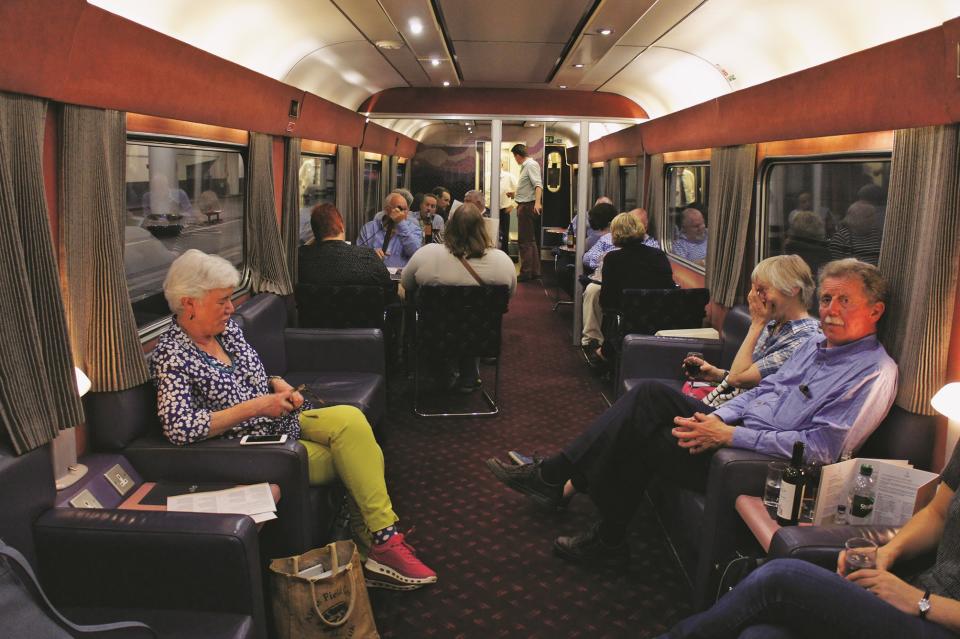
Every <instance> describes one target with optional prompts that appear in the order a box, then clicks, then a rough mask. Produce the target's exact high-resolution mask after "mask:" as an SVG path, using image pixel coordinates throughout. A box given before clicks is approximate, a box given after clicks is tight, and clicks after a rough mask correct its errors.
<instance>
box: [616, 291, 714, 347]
mask: <svg viewBox="0 0 960 639" xmlns="http://www.w3.org/2000/svg"><path fill="white" fill-rule="evenodd" d="M709 297H710V293H709V291H707V289H705V288H662V289H661V288H628V289H624V291H623V295H622V296H621V298H620V313H621V318H620V335H621V336H623V335H629V334H631V333H641V334H644V335H653V334H654V333H656V332H657V331H662V330H668V329H672V328H694V327H697V328H699V327H700V326H702V325H703V318H704V316H705V315H706V306H707V302H708V301H709Z"/></svg>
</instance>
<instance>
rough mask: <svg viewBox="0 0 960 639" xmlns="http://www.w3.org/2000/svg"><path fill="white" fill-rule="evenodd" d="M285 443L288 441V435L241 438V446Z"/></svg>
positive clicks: (245, 436) (247, 436)
mask: <svg viewBox="0 0 960 639" xmlns="http://www.w3.org/2000/svg"><path fill="white" fill-rule="evenodd" d="M285 441H287V436H286V435H244V436H243V437H241V438H240V445H241V446H258V445H261V444H282V443H283V442H285Z"/></svg>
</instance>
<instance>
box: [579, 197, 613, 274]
mask: <svg viewBox="0 0 960 639" xmlns="http://www.w3.org/2000/svg"><path fill="white" fill-rule="evenodd" d="M615 217H617V209H616V207H614V206H613V205H612V204H607V203H605V202H604V203H601V204H596V205H594V207H593V208H592V209H590V210H589V211H588V212H587V221H588V222H589V223H590V228H591V229H593V230H594V231H597V232H598V233H600V237H599V238H598V239H597V241H596V243H595V244H594V245H593V246H592V247H590V250H587V249H586V248H585V249H584V253H583V268H584V269H585V271H586V273H587V275H589V274H590V273H593V272H594V271H595V270H597V265H599V264H600V258H601V257H603V255H604V254H605V253H607V252H609V251H612V250H613V238H611V236H610V223H611V222H613V218H615Z"/></svg>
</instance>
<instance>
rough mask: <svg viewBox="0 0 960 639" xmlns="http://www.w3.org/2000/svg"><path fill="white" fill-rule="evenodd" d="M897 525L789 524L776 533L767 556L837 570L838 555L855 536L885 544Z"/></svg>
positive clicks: (895, 530)
mask: <svg viewBox="0 0 960 639" xmlns="http://www.w3.org/2000/svg"><path fill="white" fill-rule="evenodd" d="M898 530H899V528H896V527H893V526H785V527H783V528H781V529H780V530H778V531H777V532H776V533H774V535H773V540H771V542H770V550H769V552H768V553H767V557H769V558H770V559H780V558H785V557H789V558H793V559H803V560H805V561H809V562H810V563H814V564H817V565H818V566H822V567H824V568H827V569H829V570H836V568H837V555H838V554H839V552H840V551H841V550H842V549H843V545H844V543H846V541H847V540H848V539H850V538H852V537H866V538H867V539H871V540H873V541H875V542H877V544H879V545H881V546H882V545H884V544H885V543H887V542H888V541H890V540H891V539H893V536H894V535H895V534H896V533H897V531H898Z"/></svg>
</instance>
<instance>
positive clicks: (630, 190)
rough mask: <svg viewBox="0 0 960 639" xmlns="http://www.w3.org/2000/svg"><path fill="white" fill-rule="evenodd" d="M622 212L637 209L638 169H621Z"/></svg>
mask: <svg viewBox="0 0 960 639" xmlns="http://www.w3.org/2000/svg"><path fill="white" fill-rule="evenodd" d="M619 204H620V210H621V211H630V210H632V209H635V208H637V167H636V166H635V165H631V166H621V167H620V203H619Z"/></svg>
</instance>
